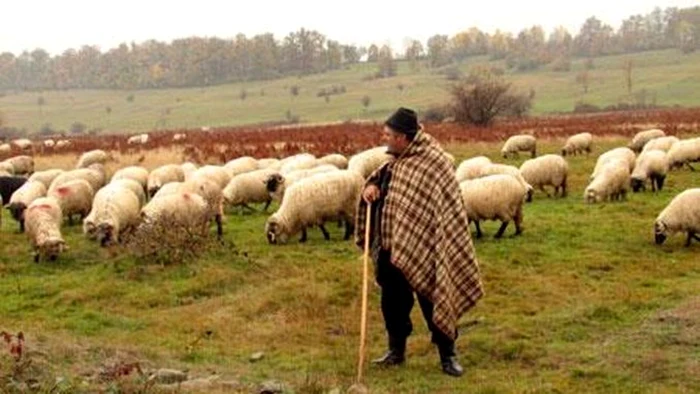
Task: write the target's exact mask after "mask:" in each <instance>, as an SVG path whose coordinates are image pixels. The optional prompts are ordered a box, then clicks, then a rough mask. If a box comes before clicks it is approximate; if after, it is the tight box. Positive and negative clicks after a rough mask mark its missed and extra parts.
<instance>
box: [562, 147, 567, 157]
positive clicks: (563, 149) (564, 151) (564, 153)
mask: <svg viewBox="0 0 700 394" xmlns="http://www.w3.org/2000/svg"><path fill="white" fill-rule="evenodd" d="M567 153H568V150H567V149H566V147H564V148H562V150H561V155H562V157H566V154H567Z"/></svg>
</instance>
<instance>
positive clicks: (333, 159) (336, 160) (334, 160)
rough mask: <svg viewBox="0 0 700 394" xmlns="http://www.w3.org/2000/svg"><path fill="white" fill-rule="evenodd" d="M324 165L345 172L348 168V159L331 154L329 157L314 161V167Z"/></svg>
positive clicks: (337, 154)
mask: <svg viewBox="0 0 700 394" xmlns="http://www.w3.org/2000/svg"><path fill="white" fill-rule="evenodd" d="M324 164H330V165H333V166H336V167H338V168H339V169H341V170H345V169H347V168H348V158H347V157H345V156H343V155H341V154H339V153H331V154H330V155H326V156H323V157H321V158H319V159H318V160H317V161H316V166H321V165H324Z"/></svg>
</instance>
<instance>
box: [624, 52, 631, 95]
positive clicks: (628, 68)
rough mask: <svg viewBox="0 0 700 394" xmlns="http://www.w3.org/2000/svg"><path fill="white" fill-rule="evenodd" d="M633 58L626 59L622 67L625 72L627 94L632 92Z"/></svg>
mask: <svg viewBox="0 0 700 394" xmlns="http://www.w3.org/2000/svg"><path fill="white" fill-rule="evenodd" d="M632 67H633V63H632V59H626V60H625V61H624V63H623V66H622V69H623V70H624V74H625V85H626V86H627V94H632Z"/></svg>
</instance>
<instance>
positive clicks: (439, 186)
mask: <svg viewBox="0 0 700 394" xmlns="http://www.w3.org/2000/svg"><path fill="white" fill-rule="evenodd" d="M382 141H383V143H384V144H385V145H386V146H387V153H389V154H391V155H393V156H394V157H395V159H394V160H392V161H390V162H389V163H387V164H385V165H384V166H382V167H381V168H379V169H378V170H376V171H375V172H374V173H373V174H372V175H370V177H369V178H368V179H367V183H366V185H365V188H364V190H363V192H362V199H361V201H360V204H359V208H358V218H357V225H356V229H357V230H356V236H355V240H356V243H357V245H358V246H360V247H362V246H363V245H364V233H365V229H364V227H365V220H366V217H365V215H366V209H367V204H373V206H372V222H371V223H372V224H371V229H370V243H371V252H372V257H373V259H374V261H375V268H376V279H377V283H379V285H380V286H381V288H382V295H381V309H382V314H383V316H384V322H385V326H386V330H387V334H388V337H389V350H388V351H387V352H386V354H385V355H384V356H383V357H381V358H379V359H377V360H374V361H373V363H375V364H378V365H383V366H393V365H400V364H402V363H403V362H404V360H405V350H406V338H407V337H408V336H409V335H410V334H411V331H412V330H413V325H412V323H411V318H410V313H411V309H412V308H413V304H414V298H413V293H414V292H415V293H416V294H417V297H418V303H419V305H420V308H421V310H422V311H423V316H424V317H425V320H426V322H427V324H428V328H429V329H430V331H431V333H432V342H433V343H434V344H435V345H437V347H438V351H439V354H440V362H441V365H442V370H443V371H444V372H445V373H446V374H448V375H452V376H461V375H462V373H463V369H462V367H461V366H460V365H459V363H458V362H457V359H456V353H455V340H456V339H457V336H458V333H457V321H458V320H459V318H460V317H461V316H462V315H463V314H464V313H465V312H466V311H467V310H469V309H470V308H471V307H473V306H474V305H475V304H476V302H477V301H478V300H479V299H480V298H481V297H482V296H483V289H482V285H481V279H480V274H479V266H478V262H477V259H476V256H475V252H474V246H473V244H472V241H471V236H470V233H469V227H468V220H467V213H466V211H465V208H464V203H463V201H462V197H461V193H460V190H459V184H458V182H457V178H456V177H455V170H454V166H453V164H452V162H451V161H450V160H449V159H448V158H447V156H446V154H445V152H444V151H443V150H442V148H441V147H440V145H439V144H438V143H437V141H435V139H433V138H432V137H431V136H430V135H428V134H427V133H425V132H424V131H423V130H422V128H421V127H419V125H418V121H417V117H416V113H415V112H414V111H413V110H410V109H407V108H399V109H398V110H397V111H396V112H395V113H394V114H393V115H392V116H391V117H390V118H389V119H388V120H387V121H386V122H385V126H384V130H383V132H382Z"/></svg>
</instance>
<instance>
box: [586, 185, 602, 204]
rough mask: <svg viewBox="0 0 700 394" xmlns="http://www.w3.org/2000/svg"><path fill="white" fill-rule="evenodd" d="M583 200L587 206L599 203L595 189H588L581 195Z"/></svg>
mask: <svg viewBox="0 0 700 394" xmlns="http://www.w3.org/2000/svg"><path fill="white" fill-rule="evenodd" d="M583 199H584V201H586V202H587V203H588V204H593V203H596V202H598V201H600V196H599V195H598V191H597V190H596V189H594V188H592V187H589V188H587V189H586V191H585V192H584V193H583Z"/></svg>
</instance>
